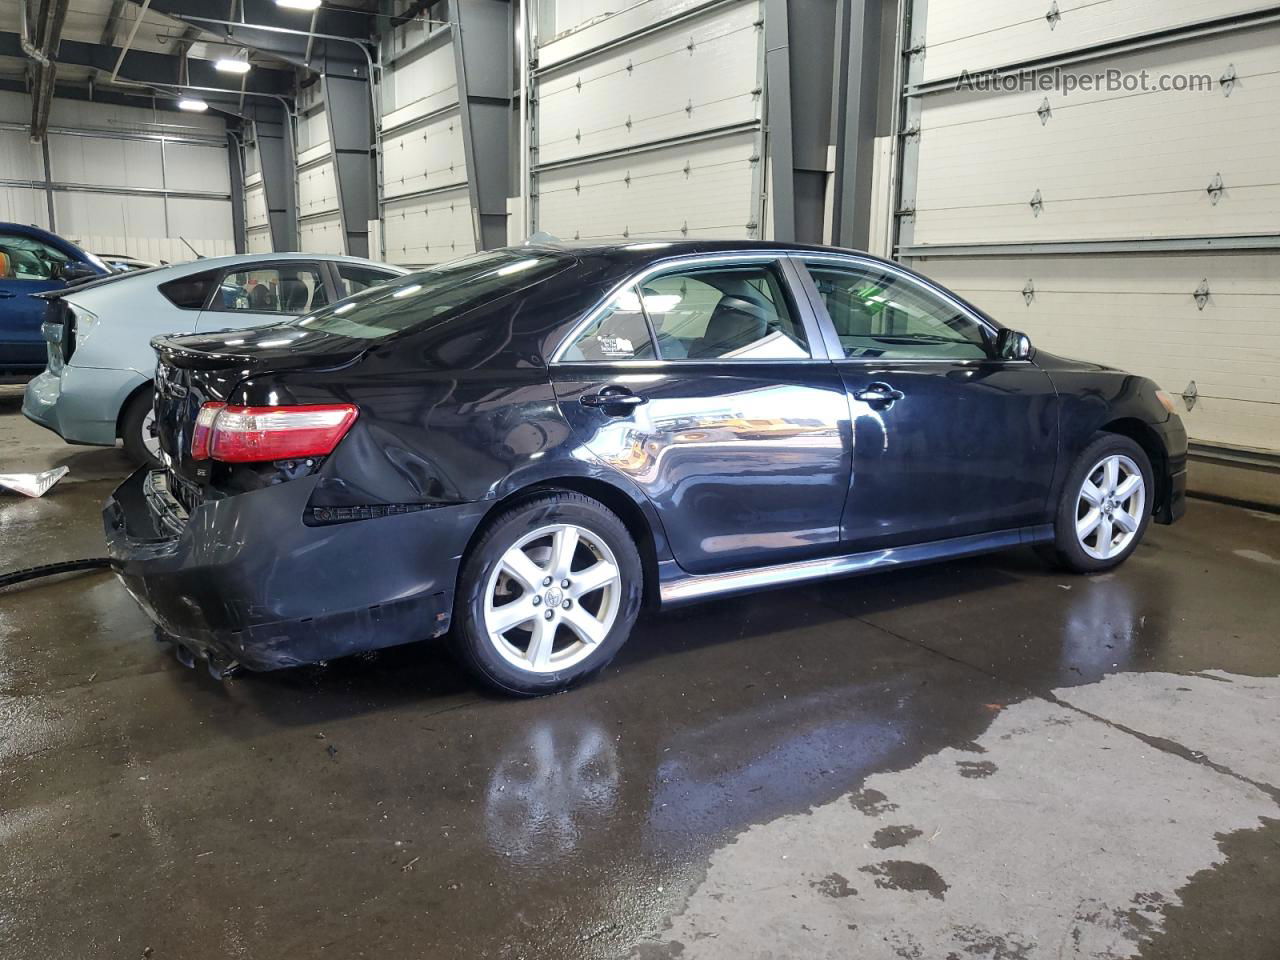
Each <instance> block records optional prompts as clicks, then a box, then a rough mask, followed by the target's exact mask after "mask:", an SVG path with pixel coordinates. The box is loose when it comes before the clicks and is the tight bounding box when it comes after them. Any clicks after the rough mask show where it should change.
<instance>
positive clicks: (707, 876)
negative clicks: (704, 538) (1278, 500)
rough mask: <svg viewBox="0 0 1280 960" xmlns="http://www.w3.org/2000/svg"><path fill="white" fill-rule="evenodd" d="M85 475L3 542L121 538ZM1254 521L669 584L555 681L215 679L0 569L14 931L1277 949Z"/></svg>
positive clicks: (965, 950)
mask: <svg viewBox="0 0 1280 960" xmlns="http://www.w3.org/2000/svg"><path fill="white" fill-rule="evenodd" d="M24 436H25V435H24ZM24 442H25V441H24ZM37 448H38V449H41V450H43V449H44V448H43V447H38V445H36V446H33V447H31V449H37ZM61 452H62V448H59V451H58V453H59V455H61ZM99 454H104V455H106V456H114V454H112V453H111V451H102V452H99V451H94V452H92V455H94V456H98V455H99ZM64 484H65V486H60V487H59V488H58V489H57V490H56V491H54V493H53V494H51V496H50V498H49V499H47V500H45V501H40V502H39V504H37V505H36V506H34V507H31V506H28V505H26V504H23V503H18V502H16V501H15V500H10V499H0V569H12V568H14V567H17V566H21V565H28V564H30V563H34V562H40V561H42V560H46V559H54V558H61V557H65V556H86V555H91V554H93V553H94V552H96V550H97V547H98V545H99V544H100V533H99V528H98V526H97V519H96V513H95V511H96V504H97V503H98V502H99V501H100V500H101V498H102V497H103V496H104V495H105V493H106V492H107V490H108V489H109V487H110V481H108V480H106V479H95V478H94V476H93V474H92V473H86V475H83V476H80V477H77V476H75V474H74V472H73V476H71V477H68V479H67V480H66V481H64ZM1242 551H1256V552H1257V553H1259V554H1265V555H1267V556H1273V557H1274V556H1280V524H1272V523H1265V522H1261V521H1259V520H1257V519H1256V518H1254V517H1252V516H1250V514H1249V513H1248V512H1246V511H1243V510H1238V509H1234V508H1230V507H1224V506H1218V505H1214V504H1205V503H1194V504H1193V505H1192V510H1191V513H1190V514H1189V516H1188V518H1187V520H1186V521H1185V522H1184V523H1182V524H1179V525H1177V526H1175V527H1172V528H1161V527H1156V528H1153V530H1152V534H1151V538H1150V542H1149V543H1148V544H1147V545H1146V546H1144V547H1143V548H1142V550H1140V551H1139V553H1138V554H1137V555H1136V556H1135V558H1134V559H1133V560H1132V561H1131V562H1130V563H1129V564H1127V565H1126V566H1125V567H1124V568H1122V569H1121V570H1119V571H1117V572H1115V573H1113V574H1110V575H1105V576H1101V577H1095V578H1090V579H1084V578H1075V577H1066V576H1062V575H1058V574H1055V573H1052V572H1049V571H1046V570H1045V568H1044V567H1043V566H1041V565H1040V563H1039V561H1038V560H1036V559H1035V557H1033V556H1032V555H1031V554H1030V553H1024V552H1021V551H1014V552H1011V553H1008V554H1004V555H1000V556H997V557H990V558H985V559H978V560H973V561H966V562H958V563H951V564H947V565H943V566H941V567H934V568H927V569H917V570H908V571H900V572H895V573H890V574H884V575H877V576H873V577H867V578H864V579H861V580H854V581H844V582H833V583H829V584H822V585H818V586H813V587H808V588H803V589H794V590H787V591H781V592H777V593H773V594H768V595H759V596H754V597H749V598H745V599H741V600H734V601H731V602H724V603H719V604H712V605H708V606H703V607H692V608H688V609H685V610H681V611H678V612H674V613H672V614H669V615H663V616H648V617H646V619H645V620H643V621H642V623H641V625H640V627H639V628H638V630H637V633H636V635H635V637H634V639H633V642H632V643H631V644H630V646H629V647H628V648H627V649H626V650H624V652H623V653H622V655H621V656H620V657H619V658H618V660H617V661H616V662H615V663H614V664H613V665H612V666H611V667H610V668H609V669H608V670H607V671H606V672H605V674H604V675H603V676H602V677H601V678H600V679H599V680H598V681H597V682H595V683H593V684H591V685H589V686H586V687H584V688H582V689H579V690H577V691H573V692H571V693H569V694H565V695H562V696H557V697H552V698H549V699H545V700H538V701H509V700H502V699H497V698H493V697H490V696H488V695H487V694H484V693H482V692H480V691H478V690H477V689H476V688H475V687H474V686H473V685H472V684H471V683H470V681H469V680H468V679H467V677H466V676H465V674H463V672H462V671H461V670H460V669H459V668H458V667H457V666H456V665H455V664H454V663H453V662H452V660H451V659H450V658H449V657H448V656H447V654H446V653H445V652H444V651H443V650H442V649H441V648H440V647H439V646H432V645H419V646H413V647H405V648H400V649H396V650H388V651H384V652H382V653H379V654H373V655H368V656H364V657H358V658H353V659H350V660H346V661H340V662H335V663H333V664H330V665H329V666H328V667H327V668H304V669H300V670H295V671H289V672H282V673H278V674H272V675H263V676H247V677H242V678H237V679H235V680H233V681H230V682H228V683H217V682H215V681H213V680H212V679H211V678H209V677H208V676H207V675H205V674H204V673H202V672H194V671H189V670H185V669H183V668H182V667H180V666H179V665H178V664H177V663H176V661H174V660H173V658H172V657H171V656H169V655H167V654H166V653H165V652H164V651H163V649H162V648H161V647H159V646H158V645H156V644H154V643H153V642H152V640H151V631H150V628H149V625H148V623H147V621H146V620H145V618H144V617H143V616H142V615H141V614H140V613H139V612H138V611H137V610H136V609H135V608H134V606H133V604H132V602H131V601H130V600H129V599H128V597H127V596H125V594H124V592H123V591H122V590H121V589H120V588H119V587H118V586H117V585H116V584H115V583H114V581H113V580H112V579H111V578H110V577H109V576H105V575H100V574H90V575H85V576H82V577H78V578H73V579H65V580H62V581H57V582H49V583H44V584H40V585H38V586H33V587H31V588H29V589H23V590H18V591H9V592H7V593H0V876H2V877H3V886H2V887H0V956H49V957H62V956H75V957H87V956H123V957H129V956H142V955H143V952H144V950H146V949H147V948H150V949H151V951H152V952H151V954H150V955H151V956H153V957H157V958H159V957H166V956H168V957H182V958H196V960H199V958H203V957H226V956H287V957H293V956H322V955H326V954H330V953H331V954H333V955H336V956H362V955H364V956H375V955H383V956H454V957H481V956H490V957H520V956H525V957H556V958H575V957H601V958H605V957H610V958H612V957H620V956H627V955H629V954H631V953H632V951H633V950H638V951H639V952H640V954H641V955H653V956H672V955H676V954H677V953H678V954H679V955H680V956H682V957H685V958H688V957H716V956H721V955H728V954H730V953H731V952H732V953H733V954H735V955H737V956H740V957H748V958H750V957H765V956H773V957H800V956H805V957H808V956H827V955H829V956H840V957H849V956H859V957H876V956H908V957H921V958H932V957H945V956H947V951H950V952H954V953H956V954H957V955H959V956H964V957H977V958H984V957H986V958H996V957H1026V958H1038V957H1046V958H1054V960H1057V958H1059V957H1102V956H1126V955H1131V954H1138V953H1142V954H1144V955H1147V956H1153V957H1154V956H1160V957H1179V956H1185V957H1197V958H1206V957H1214V958H1216V957H1224V958H1226V957H1231V958H1233V960H1234V958H1235V957H1250V956H1255V957H1258V958H1261V957H1263V956H1275V955H1276V951H1277V950H1280V942H1278V940H1277V931H1276V928H1275V925H1274V913H1275V911H1274V894H1275V891H1276V885H1277V877H1278V876H1280V866H1278V865H1277V855H1276V853H1275V848H1274V843H1275V839H1274V838H1275V830H1274V821H1275V819H1276V818H1277V817H1280V811H1278V810H1277V803H1276V798H1275V796H1274V795H1273V794H1271V793H1270V792H1269V790H1270V789H1274V787H1275V786H1276V785H1277V784H1278V783H1280V769H1277V768H1280V757H1277V755H1276V754H1275V748H1274V746H1273V745H1274V743H1276V742H1280V741H1277V737H1276V733H1277V731H1274V730H1272V729H1270V727H1269V726H1268V723H1269V722H1273V721H1274V718H1275V717H1276V716H1280V710H1276V709H1274V708H1275V706H1276V704H1277V699H1276V697H1277V696H1280V694H1278V693H1277V692H1276V687H1275V680H1274V679H1272V678H1274V677H1276V676H1277V675H1278V674H1280V647H1278V645H1277V644H1276V642H1275V623H1276V622H1277V619H1278V617H1277V615H1278V614H1280V599H1278V598H1280V590H1278V589H1277V587H1280V582H1278V581H1280V568H1278V567H1276V566H1275V565H1272V564H1267V563H1265V562H1261V561H1259V560H1258V559H1256V558H1254V557H1252V556H1246V555H1244V554H1243V553H1242ZM1184 687H1185V688H1187V689H1186V690H1183V689H1181V688H1184ZM1268 711H1270V713H1269V714H1268ZM1095 718H1097V719H1095ZM1268 718H1270V719H1268ZM1139 734H1140V735H1141V736H1139ZM1143 737H1145V738H1146V739H1143ZM1268 745H1271V746H1268ZM1197 756H1198V757H1199V758H1200V759H1199V760H1198V759H1197ZM1219 768H1221V769H1219ZM1224 770H1225V771H1226V772H1224ZM1268 824H1270V825H1268ZM1218 834H1220V835H1221V837H1220V838H1219V837H1217V836H1215V835H1218ZM783 858H785V859H783ZM1116 911H1120V913H1121V914H1122V916H1121V915H1117V913H1116ZM1082 918H1083V919H1082ZM1090 918H1092V919H1090ZM1223 918H1229V920H1230V925H1231V927H1232V931H1234V932H1232V933H1229V934H1228V933H1225V932H1224V933H1222V934H1221V936H1219V934H1218V933H1217V932H1216V931H1218V929H1219V928H1220V927H1222V926H1224V924H1225V923H1226V920H1224V919H1223ZM1077 928H1078V936H1077V935H1076V934H1075V933H1073V932H1072V931H1073V930H1076V929H1077ZM1242 930H1254V931H1258V936H1257V937H1255V938H1253V939H1250V938H1249V937H1248V936H1246V935H1245V934H1242V933H1241V931H1242ZM1175 933H1176V934H1177V937H1176V938H1174V939H1171V938H1173V937H1174V934H1175ZM877 938H878V939H877ZM886 945H891V946H892V949H891V950H890V949H889V947H888V946H886ZM1261 946H1269V947H1270V948H1271V951H1272V952H1271V953H1270V954H1266V953H1262V952H1258V950H1257V949H1255V948H1259V947H1261ZM1179 949H1182V950H1183V952H1182V953H1179V952H1177V951H1178V950H1179ZM904 950H905V951H906V952H905V953H903V952H902V951H904ZM1148 950H1153V951H1157V952H1154V953H1147V951H1148ZM1250 950H1254V952H1253V953H1250V952H1249V951H1250ZM1107 951H1110V953H1108V952H1107ZM1159 951H1163V952H1159Z"/></svg>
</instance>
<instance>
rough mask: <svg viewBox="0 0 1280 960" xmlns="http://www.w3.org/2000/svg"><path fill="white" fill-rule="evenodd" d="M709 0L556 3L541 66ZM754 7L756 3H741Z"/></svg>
mask: <svg viewBox="0 0 1280 960" xmlns="http://www.w3.org/2000/svg"><path fill="white" fill-rule="evenodd" d="M706 2H707V0H641V2H638V3H612V2H608V0H568V2H564V0H557V3H556V14H555V34H554V36H551V37H540V38H539V39H540V41H541V44H542V45H541V47H540V48H539V51H538V63H539V65H540V66H542V67H552V66H555V65H556V64H557V63H560V62H561V61H563V60H566V59H568V58H570V57H575V56H578V55H580V54H582V53H584V52H586V51H587V50H593V49H595V48H596V47H600V46H603V45H604V44H606V43H612V42H613V41H615V40H618V39H619V38H621V37H624V36H627V35H628V34H631V33H634V32H635V31H637V30H643V29H644V28H645V27H648V26H650V25H651V24H654V23H657V22H659V21H661V20H669V19H671V18H672V17H676V16H679V15H680V14H683V13H688V12H689V11H690V10H693V9H695V8H697V7H700V6H704V5H705V4H706ZM738 2H739V3H742V4H744V5H746V6H751V7H755V6H756V3H755V0H738Z"/></svg>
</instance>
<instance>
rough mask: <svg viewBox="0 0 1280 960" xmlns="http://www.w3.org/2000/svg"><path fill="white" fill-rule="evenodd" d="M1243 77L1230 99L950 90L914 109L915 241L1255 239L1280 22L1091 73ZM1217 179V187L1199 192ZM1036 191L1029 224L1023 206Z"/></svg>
mask: <svg viewBox="0 0 1280 960" xmlns="http://www.w3.org/2000/svg"><path fill="white" fill-rule="evenodd" d="M1228 63H1233V64H1234V65H1235V68H1236V71H1237V73H1238V75H1239V77H1240V80H1239V82H1238V83H1237V84H1236V86H1235V88H1234V89H1233V90H1232V93H1231V96H1229V97H1228V96H1224V95H1223V92H1222V90H1221V89H1220V88H1219V87H1218V86H1217V85H1216V84H1215V85H1214V87H1213V88H1212V89H1210V90H1207V91H1205V92H1200V93H1189V92H1176V93H1175V92H1159V91H1153V92H1148V93H1140V94H1132V93H1123V92H1105V91H1091V92H1080V91H1077V92H1076V93H1075V94H1073V95H1072V96H1070V97H1063V96H1061V95H1056V94H1052V93H1051V94H1049V95H1048V100H1049V103H1050V110H1051V114H1050V116H1049V119H1048V122H1047V123H1042V122H1041V119H1040V117H1039V116H1037V114H1036V110H1037V109H1038V108H1039V107H1040V105H1041V103H1042V102H1043V101H1044V100H1045V94H1044V93H1041V92H1014V93H980V94H979V93H973V92H962V91H961V92H948V93H940V94H933V95H930V96H928V97H926V98H925V101H924V105H923V108H922V111H921V120H920V126H921V134H920V162H919V173H918V177H917V182H918V187H917V191H916V199H915V207H916V216H915V236H914V241H913V242H915V243H958V242H1000V241H1011V242H1012V241H1029V240H1063V239H1097V238H1106V239H1112V238H1120V237H1161V236H1184V235H1187V234H1197V235H1224V234H1240V233H1258V232H1265V231H1267V230H1270V229H1274V228H1275V227H1276V225H1277V224H1280V176H1277V171H1280V124H1277V123H1276V122H1275V104H1276V102H1277V100H1280V73H1278V72H1276V70H1275V64H1277V63H1280V27H1270V28H1266V29H1259V30H1255V31H1249V32H1248V33H1245V34H1229V35H1223V36H1215V37H1209V38H1205V39H1203V40H1197V41H1189V42H1187V43H1185V44H1180V45H1178V46H1172V47H1165V48H1158V49H1154V50H1148V51H1144V52H1141V53H1136V54H1130V55H1128V56H1126V57H1123V58H1111V59H1107V60H1099V61H1097V62H1096V64H1095V65H1092V66H1091V67H1090V69H1095V68H1096V69H1100V70H1105V69H1109V68H1117V69H1123V70H1125V71H1129V72H1135V73H1136V72H1140V71H1147V72H1149V73H1150V74H1151V75H1152V76H1153V77H1155V76H1158V75H1160V74H1168V75H1175V74H1208V75H1210V76H1213V77H1217V76H1220V75H1221V74H1222V72H1223V71H1224V70H1225V69H1226V66H1227V64H1228ZM1218 174H1220V175H1221V177H1222V181H1223V183H1224V184H1225V186H1226V190H1225V192H1224V193H1223V195H1222V196H1221V198H1220V200H1219V202H1218V203H1217V204H1214V203H1212V202H1211V200H1210V197H1209V195H1208V193H1207V191H1206V188H1207V187H1208V185H1209V183H1210V181H1211V180H1212V179H1213V177H1214V176H1215V175H1218ZM1037 190H1038V191H1040V195H1041V198H1042V200H1043V202H1044V207H1043V210H1042V212H1041V213H1040V215H1039V216H1036V215H1035V214H1034V212H1033V210H1032V209H1031V206H1030V201H1031V198H1032V196H1033V195H1034V194H1035V192H1036V191H1037Z"/></svg>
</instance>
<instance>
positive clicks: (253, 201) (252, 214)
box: [244, 180, 271, 230]
mask: <svg viewBox="0 0 1280 960" xmlns="http://www.w3.org/2000/svg"><path fill="white" fill-rule="evenodd" d="M270 222H271V220H270V216H269V214H268V212H267V191H266V188H265V187H264V186H263V185H262V182H261V180H259V182H257V183H254V184H250V185H249V186H248V187H246V188H245V191H244V225H245V229H246V230H256V229H258V228H260V227H267V226H270Z"/></svg>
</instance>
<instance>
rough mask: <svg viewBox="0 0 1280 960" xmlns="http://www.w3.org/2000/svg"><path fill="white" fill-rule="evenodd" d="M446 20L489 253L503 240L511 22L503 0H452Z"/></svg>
mask: <svg viewBox="0 0 1280 960" xmlns="http://www.w3.org/2000/svg"><path fill="white" fill-rule="evenodd" d="M449 19H450V20H451V22H452V23H453V56H454V64H455V66H456V68H457V72H458V102H459V105H460V107H461V113H462V148H463V152H464V154H465V156H466V161H467V185H468V186H469V187H470V190H471V210H472V215H473V220H474V224H475V237H476V246H477V248H478V249H481V250H489V249H492V248H494V247H500V246H503V245H504V244H505V243H506V242H507V192H508V190H507V188H508V183H509V180H510V176H509V164H510V150H511V145H510V138H511V90H512V76H511V65H512V63H513V62H514V51H513V44H514V38H515V24H514V21H513V19H512V10H511V4H510V3H508V2H506V0H452V2H451V3H450V5H449Z"/></svg>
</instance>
